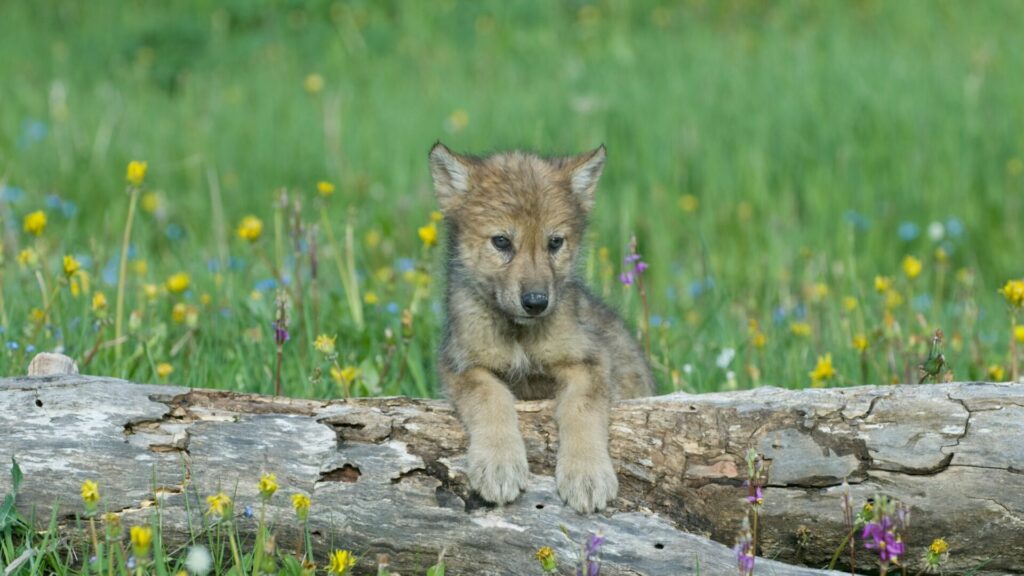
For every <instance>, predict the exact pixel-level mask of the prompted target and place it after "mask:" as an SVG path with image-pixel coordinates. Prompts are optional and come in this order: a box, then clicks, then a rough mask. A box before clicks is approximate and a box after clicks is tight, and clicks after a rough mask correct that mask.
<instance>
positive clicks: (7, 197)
mask: <svg viewBox="0 0 1024 576" xmlns="http://www.w3.org/2000/svg"><path fill="white" fill-rule="evenodd" d="M24 195H25V191H24V190H22V189H21V188H18V187H17V186H2V187H0V200H2V201H4V202H11V203H14V202H17V201H18V200H21V198H22V196H24Z"/></svg>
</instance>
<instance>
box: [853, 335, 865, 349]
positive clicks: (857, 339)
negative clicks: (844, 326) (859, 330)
mask: <svg viewBox="0 0 1024 576" xmlns="http://www.w3.org/2000/svg"><path fill="white" fill-rule="evenodd" d="M852 344H853V347H854V349H856V350H857V352H861V353H863V352H864V351H865V350H867V349H868V338H867V336H865V335H863V334H857V335H856V336H854V337H853V342H852Z"/></svg>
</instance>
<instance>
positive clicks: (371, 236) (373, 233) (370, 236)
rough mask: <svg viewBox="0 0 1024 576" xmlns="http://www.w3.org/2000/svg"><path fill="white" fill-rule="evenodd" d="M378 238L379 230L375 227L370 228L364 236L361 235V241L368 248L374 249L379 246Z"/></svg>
mask: <svg viewBox="0 0 1024 576" xmlns="http://www.w3.org/2000/svg"><path fill="white" fill-rule="evenodd" d="M380 240H381V235H380V230H377V229H376V228H374V229H373V230H370V231H369V232H367V233H366V235H365V236H363V242H365V243H366V247H367V248H369V249H370V250H374V249H376V248H377V246H380Z"/></svg>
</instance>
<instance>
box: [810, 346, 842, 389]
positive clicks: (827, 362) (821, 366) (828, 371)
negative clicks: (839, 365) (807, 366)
mask: <svg viewBox="0 0 1024 576" xmlns="http://www.w3.org/2000/svg"><path fill="white" fill-rule="evenodd" d="M808 374H809V375H810V377H811V385H812V386H814V387H820V386H822V385H823V383H824V382H826V381H828V380H831V379H832V378H834V377H835V375H836V369H835V368H833V367H832V355H831V354H825V355H824V356H818V363H817V364H815V366H814V370H811V371H810V372H809V373H808Z"/></svg>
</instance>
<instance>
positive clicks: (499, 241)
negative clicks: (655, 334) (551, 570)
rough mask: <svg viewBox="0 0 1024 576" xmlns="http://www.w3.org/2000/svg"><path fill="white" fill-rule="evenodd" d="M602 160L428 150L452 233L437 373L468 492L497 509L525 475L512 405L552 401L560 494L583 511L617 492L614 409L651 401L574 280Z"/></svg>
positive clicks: (625, 337)
mask: <svg viewBox="0 0 1024 576" xmlns="http://www.w3.org/2000/svg"><path fill="white" fill-rule="evenodd" d="M604 161H605V149H604V146H601V147H600V148H598V149H596V150H594V151H592V152H589V153H586V154H583V155H580V156H574V157H568V158H542V157H539V156H536V155H534V154H530V153H527V152H519V151H514V152H503V153H499V154H494V155H491V156H487V157H472V156H462V155H458V154H455V153H453V152H452V151H451V150H449V149H448V148H446V147H445V146H444V145H443V144H441V143H437V144H435V145H434V147H433V149H431V151H430V170H431V174H432V176H433V179H434V189H435V192H436V194H437V200H438V203H439V204H440V206H441V211H442V213H443V214H444V217H445V222H446V225H447V228H448V263H447V276H448V284H447V294H446V302H445V303H446V308H447V318H446V322H445V327H444V334H443V336H442V343H441V348H440V352H439V354H440V358H439V362H438V369H439V372H440V377H441V381H442V382H443V384H444V385H445V386H446V388H447V391H448V393H449V395H450V397H451V399H452V401H453V402H454V404H455V409H456V412H457V413H458V415H459V418H460V420H461V421H462V423H463V425H464V426H465V428H466V431H467V432H468V434H469V454H468V461H469V462H468V465H469V481H470V483H471V485H472V487H473V488H474V489H475V490H476V491H477V492H479V493H480V495H481V496H482V497H483V498H485V499H486V500H489V501H491V502H494V503H496V504H505V503H507V502H511V501H513V500H515V499H516V497H517V496H518V495H519V493H520V491H522V490H524V489H525V488H526V483H527V479H528V478H529V473H530V470H529V468H528V466H527V463H526V447H525V446H524V444H523V438H522V436H521V435H520V434H519V426H518V423H517V419H516V410H515V404H514V403H515V400H516V399H517V398H518V399H523V400H533V399H542V398H555V399H556V409H555V419H556V421H557V423H558V462H557V466H556V473H555V477H556V480H557V483H558V493H559V495H560V496H561V497H562V499H563V500H565V501H566V502H567V503H568V504H569V506H572V507H573V508H574V509H576V510H577V511H579V512H583V513H587V512H592V511H595V510H602V509H604V508H605V506H606V505H607V503H608V501H609V500H611V499H613V498H614V497H615V495H616V493H617V492H618V489H619V482H618V479H617V478H616V477H615V469H614V468H613V466H612V459H611V457H610V456H609V454H608V412H609V408H610V403H611V401H612V400H613V399H615V398H629V397H635V396H643V395H649V394H651V393H652V392H653V390H654V383H653V378H652V376H651V370H650V368H649V367H648V365H647V362H646V360H645V359H644V357H643V354H642V352H641V351H640V348H639V347H638V346H637V344H636V342H635V341H634V340H633V339H632V338H631V337H630V335H629V332H628V330H627V329H626V328H625V326H624V325H623V323H622V320H620V319H619V317H618V316H617V315H616V314H615V312H613V311H612V310H610V309H609V308H608V307H606V306H605V305H604V304H602V303H601V301H600V300H598V298H597V297H595V296H594V295H592V294H591V293H590V292H589V291H588V290H587V288H586V286H585V285H584V283H583V280H582V279H581V278H580V276H579V274H578V273H577V260H578V258H579V255H580V253H581V252H582V243H583V235H584V231H585V230H586V224H587V214H588V213H589V212H590V210H591V208H593V206H594V189H595V187H596V186H597V180H598V178H599V177H600V176H601V171H602V169H603V168H604Z"/></svg>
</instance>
